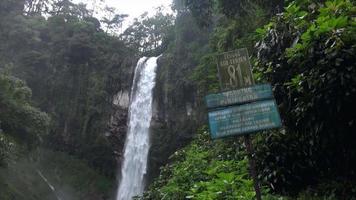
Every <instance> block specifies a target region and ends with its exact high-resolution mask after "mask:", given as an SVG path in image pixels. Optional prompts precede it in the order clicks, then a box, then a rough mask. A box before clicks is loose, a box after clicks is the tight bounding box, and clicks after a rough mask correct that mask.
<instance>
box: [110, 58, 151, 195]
mask: <svg viewBox="0 0 356 200" xmlns="http://www.w3.org/2000/svg"><path fill="white" fill-rule="evenodd" d="M157 59H158V57H151V58H148V59H147V58H146V57H143V58H141V59H140V60H139V61H138V63H137V66H136V69H135V75H134V81H133V86H132V89H131V104H130V107H129V127H128V132H127V136H126V142H125V150H124V160H123V164H122V168H121V176H122V178H121V181H120V186H119V189H118V193H117V198H116V200H129V199H131V198H132V197H134V196H137V195H141V194H142V193H143V190H144V176H145V174H146V169H147V156H148V150H149V147H150V144H149V127H150V123H151V117H152V90H153V87H154V85H155V77H156V67H157Z"/></svg>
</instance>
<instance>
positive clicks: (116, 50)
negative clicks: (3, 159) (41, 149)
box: [0, 0, 138, 177]
mask: <svg viewBox="0 0 356 200" xmlns="http://www.w3.org/2000/svg"><path fill="white" fill-rule="evenodd" d="M6 3H7V1H5V2H3V1H2V2H1V5H0V6H1V7H2V8H3V7H7V5H4V4H6ZM8 3H17V4H16V5H21V3H24V2H22V1H16V0H12V1H9V2H8ZM10 5H11V4H10ZM22 5H23V4H22ZM8 7H10V6H8ZM51 7H52V10H50V11H48V13H47V14H49V16H48V17H47V18H45V17H43V16H41V15H38V14H36V13H27V15H25V13H23V11H22V9H23V7H21V6H16V7H15V6H13V7H11V8H12V9H9V10H6V11H7V12H2V13H1V16H2V17H1V20H0V29H1V34H0V41H1V45H0V63H1V64H2V66H9V67H8V68H10V71H11V73H12V75H13V76H17V77H19V78H21V79H23V80H25V81H26V83H27V84H28V86H29V87H30V88H31V89H32V93H33V96H32V97H33V100H34V103H35V105H36V106H38V107H40V108H41V109H42V110H44V111H46V112H47V113H48V114H49V115H50V116H51V118H52V123H51V126H50V134H49V135H48V136H47V137H45V138H43V142H44V143H45V144H46V145H48V146H50V148H52V149H56V150H60V151H65V152H68V153H71V154H75V155H77V156H78V157H79V158H82V159H85V160H87V161H88V162H89V164H90V165H91V166H92V167H94V168H96V169H97V170H99V171H101V173H104V174H106V175H110V176H112V177H114V174H115V170H114V169H115V166H116V161H115V158H114V154H113V151H112V147H111V145H110V143H109V142H108V141H106V140H105V138H104V132H105V129H106V125H107V122H108V121H109V118H110V114H111V102H112V96H113V95H114V94H115V93H116V92H117V91H118V90H120V88H121V89H126V88H129V87H130V78H126V77H130V76H131V67H132V66H133V63H134V62H136V60H135V57H136V56H135V55H136V53H137V52H138V51H136V50H134V49H130V48H127V47H126V46H125V45H124V42H123V41H122V40H120V39H118V38H117V37H114V36H110V35H108V34H107V33H105V32H104V31H103V30H102V29H101V26H100V22H99V21H98V20H97V19H96V18H93V17H92V16H91V15H90V12H89V11H88V10H86V9H85V7H83V5H76V4H72V3H71V2H69V1H61V2H53V4H52V5H51ZM127 55H130V56H127ZM25 98H30V97H27V96H26V97H25ZM14 107H16V108H17V107H18V106H17V105H14ZM3 109H5V108H3ZM7 109H11V107H7ZM24 112H25V111H24ZM26 112H28V113H29V112H34V111H32V110H27V111H26ZM7 113H9V114H11V117H13V119H16V120H18V121H21V123H23V124H27V123H29V124H31V125H33V126H34V125H35V123H33V122H31V121H29V120H25V119H24V118H23V117H25V115H23V113H19V116H22V118H21V117H19V116H15V115H14V114H13V112H11V111H10V110H9V111H8V112H7ZM8 117H9V116H1V121H3V122H2V124H3V125H2V126H5V124H4V119H3V118H8ZM33 129H34V130H33V131H40V130H35V129H36V127H34V128H33ZM14 132H16V133H18V134H19V131H14Z"/></svg>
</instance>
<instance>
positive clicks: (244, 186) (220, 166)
mask: <svg viewBox="0 0 356 200" xmlns="http://www.w3.org/2000/svg"><path fill="white" fill-rule="evenodd" d="M208 134H209V133H208V131H207V129H206V127H205V128H202V129H200V130H199V131H198V133H197V135H196V138H195V139H194V140H193V141H192V142H191V143H190V144H189V145H188V146H187V147H185V148H183V149H181V150H179V151H177V152H175V153H174V154H173V155H172V156H171V158H170V159H171V163H170V164H168V165H166V166H164V167H163V168H161V174H160V176H159V177H158V178H157V179H156V180H155V182H154V183H153V184H152V185H151V186H150V188H149V189H148V191H147V192H145V194H144V196H143V197H142V199H152V200H153V199H172V200H178V199H201V200H203V199H204V200H207V199H211V200H215V199H221V200H223V199H224V200H225V199H244V200H252V199H254V196H255V191H254V188H253V182H252V180H251V179H250V177H249V175H248V167H247V163H248V162H247V156H246V155H245V154H244V151H243V150H242V146H241V145H239V142H238V141H236V140H235V141H234V140H232V139H230V140H224V141H221V140H220V141H212V140H211V139H210V138H209V135H208ZM264 192H266V191H265V190H264ZM264 198H270V199H277V198H272V197H271V196H268V195H266V196H264Z"/></svg>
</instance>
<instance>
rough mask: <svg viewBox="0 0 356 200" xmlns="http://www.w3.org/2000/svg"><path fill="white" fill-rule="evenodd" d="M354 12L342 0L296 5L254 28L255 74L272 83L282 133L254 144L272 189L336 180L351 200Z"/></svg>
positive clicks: (355, 73) (354, 153)
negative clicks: (257, 36)
mask: <svg viewBox="0 0 356 200" xmlns="http://www.w3.org/2000/svg"><path fill="white" fill-rule="evenodd" d="M354 14H355V5H354V4H353V3H351V2H350V1H347V0H337V1H326V2H325V3H313V2H307V1H300V2H298V1H296V2H292V3H291V4H290V5H289V6H288V7H287V8H286V10H285V12H284V13H283V14H282V15H279V16H278V17H276V18H275V19H274V20H273V21H272V22H270V23H269V24H268V25H267V26H266V27H265V28H263V29H259V30H258V32H259V34H261V36H262V40H261V41H260V42H259V44H258V60H257V62H256V68H255V69H256V72H258V73H259V74H260V75H261V78H262V79H264V80H266V81H268V82H271V83H272V84H273V86H274V94H275V96H276V98H277V102H278V103H279V108H280V111H281V113H282V117H283V119H284V124H285V125H286V131H287V132H286V133H285V134H284V133H274V134H272V135H271V136H268V137H266V138H265V139H264V140H262V141H261V142H260V145H259V146H260V147H261V152H260V154H259V155H260V159H261V166H262V168H261V175H262V177H266V178H267V180H268V181H269V182H270V183H272V184H273V185H274V187H275V188H276V189H277V190H283V191H288V192H293V191H298V190H299V189H300V188H304V187H305V185H309V184H318V183H320V180H323V179H330V180H335V179H336V180H339V181H340V182H343V181H345V184H346V185H345V186H344V188H338V190H339V189H340V190H341V191H337V193H338V194H339V195H342V194H343V193H347V194H348V195H355V193H354V192H351V187H350V186H351V185H352V183H355V182H354V181H355V171H354V169H355V161H356V151H355V148H354V147H355V144H356V143H355V141H356V138H355V134H354V133H355V128H356V126H355V119H356V115H355V112H354V109H352V108H353V104H354V102H355V101H356V88H355V83H356V79H355V77H356V67H355V54H356V52H355V42H356V37H355V36H356V30H355V20H354V18H352V15H354ZM336 116H337V117H336ZM266 152H268V154H266ZM270 174H271V175H270ZM349 184H350V185H349ZM348 185H349V186H348ZM344 198H346V197H344Z"/></svg>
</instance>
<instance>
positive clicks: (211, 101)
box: [205, 84, 273, 109]
mask: <svg viewBox="0 0 356 200" xmlns="http://www.w3.org/2000/svg"><path fill="white" fill-rule="evenodd" d="M272 98H273V94H272V87H271V85H270V84H262V85H254V86H251V87H247V88H241V89H238V90H231V91H227V92H223V93H218V94H209V95H207V96H206V97H205V101H206V105H207V107H208V108H209V109H210V108H216V107H222V106H229V105H234V104H242V103H247V102H253V101H257V100H263V99H272Z"/></svg>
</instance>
